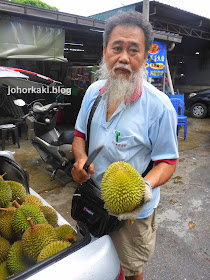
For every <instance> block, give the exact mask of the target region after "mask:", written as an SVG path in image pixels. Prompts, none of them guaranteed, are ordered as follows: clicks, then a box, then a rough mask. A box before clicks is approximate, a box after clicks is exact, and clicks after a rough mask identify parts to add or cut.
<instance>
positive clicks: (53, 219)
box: [40, 205, 58, 227]
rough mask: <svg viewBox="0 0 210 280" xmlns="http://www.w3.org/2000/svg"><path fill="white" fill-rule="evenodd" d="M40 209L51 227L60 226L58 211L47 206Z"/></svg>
mask: <svg viewBox="0 0 210 280" xmlns="http://www.w3.org/2000/svg"><path fill="white" fill-rule="evenodd" d="M40 209H41V211H42V213H43V214H44V216H45V218H46V220H47V221H48V223H49V224H50V225H51V226H53V227H56V226H57V224H58V215H57V213H56V211H55V210H54V209H53V208H52V207H50V206H46V205H43V206H40Z"/></svg>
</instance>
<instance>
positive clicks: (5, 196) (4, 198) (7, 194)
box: [0, 180, 12, 208]
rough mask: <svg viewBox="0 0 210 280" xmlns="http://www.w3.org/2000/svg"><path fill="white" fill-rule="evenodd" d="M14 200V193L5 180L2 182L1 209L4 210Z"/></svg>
mask: <svg viewBox="0 0 210 280" xmlns="http://www.w3.org/2000/svg"><path fill="white" fill-rule="evenodd" d="M11 199H12V191H11V189H10V187H9V185H7V184H6V183H5V182H4V180H0V207H1V208H2V207H3V208H4V207H5V206H7V205H8V203H9V202H10V201H11Z"/></svg>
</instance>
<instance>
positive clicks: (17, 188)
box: [5, 181, 26, 204]
mask: <svg viewBox="0 0 210 280" xmlns="http://www.w3.org/2000/svg"><path fill="white" fill-rule="evenodd" d="M5 183H6V184H8V185H9V186H10V189H11V191H12V200H11V201H13V200H16V199H18V203H20V204H21V203H22V202H23V201H24V200H25V198H26V189H25V188H24V186H23V185H22V184H21V183H18V182H15V181H5Z"/></svg>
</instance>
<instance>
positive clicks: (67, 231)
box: [55, 224, 77, 242]
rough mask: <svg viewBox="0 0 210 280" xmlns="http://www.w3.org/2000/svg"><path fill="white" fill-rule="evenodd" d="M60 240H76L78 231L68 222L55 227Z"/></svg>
mask: <svg viewBox="0 0 210 280" xmlns="http://www.w3.org/2000/svg"><path fill="white" fill-rule="evenodd" d="M55 232H56V234H57V236H58V240H63V241H70V242H75V241H76V240H77V233H76V231H75V230H74V229H73V228H72V227H71V226H70V225H68V224H65V225H61V226H58V227H56V228H55Z"/></svg>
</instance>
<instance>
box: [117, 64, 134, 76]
mask: <svg viewBox="0 0 210 280" xmlns="http://www.w3.org/2000/svg"><path fill="white" fill-rule="evenodd" d="M116 71H117V73H119V74H131V72H132V71H131V70H130V69H129V68H127V67H123V66H115V67H114V68H113V72H116Z"/></svg>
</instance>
